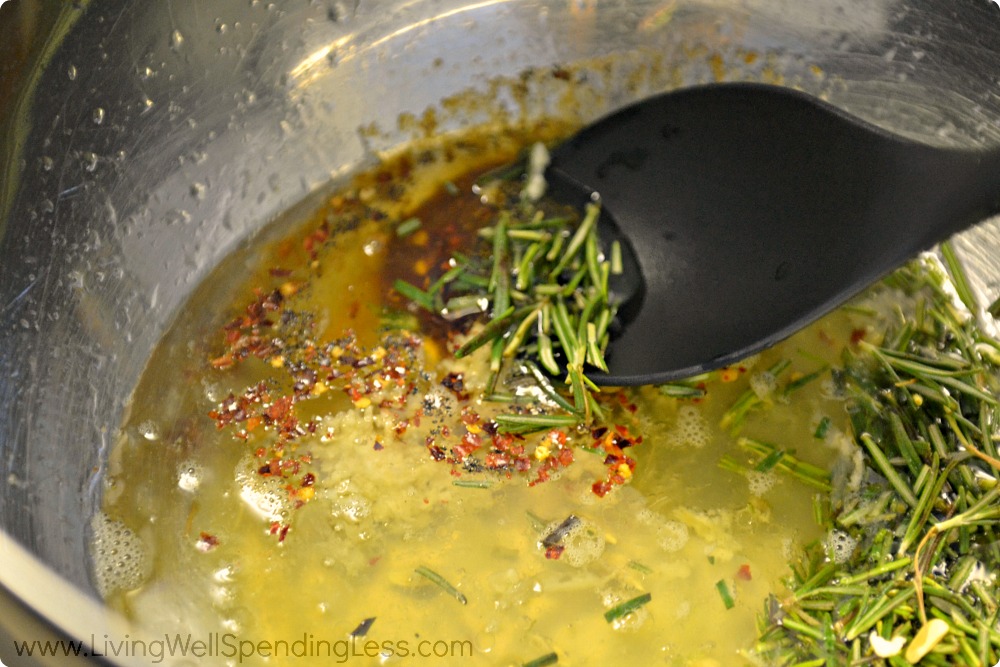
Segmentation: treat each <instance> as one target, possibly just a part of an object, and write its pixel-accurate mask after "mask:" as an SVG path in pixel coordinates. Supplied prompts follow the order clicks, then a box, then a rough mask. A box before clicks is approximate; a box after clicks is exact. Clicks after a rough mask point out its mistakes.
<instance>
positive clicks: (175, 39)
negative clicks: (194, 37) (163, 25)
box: [170, 30, 184, 51]
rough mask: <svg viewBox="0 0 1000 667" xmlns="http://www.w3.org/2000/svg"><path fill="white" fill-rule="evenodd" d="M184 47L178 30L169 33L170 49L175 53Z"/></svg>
mask: <svg viewBox="0 0 1000 667" xmlns="http://www.w3.org/2000/svg"><path fill="white" fill-rule="evenodd" d="M183 45H184V35H182V34H181V31H180V30H174V31H173V32H172V33H170V48H172V49H174V50H175V51H176V50H177V49H179V48H181V46H183Z"/></svg>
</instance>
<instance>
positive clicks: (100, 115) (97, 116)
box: [93, 107, 104, 125]
mask: <svg viewBox="0 0 1000 667" xmlns="http://www.w3.org/2000/svg"><path fill="white" fill-rule="evenodd" d="M93 120H94V125H100V124H101V123H103V122H104V109H103V108H102V107H97V108H96V109H94V115H93Z"/></svg>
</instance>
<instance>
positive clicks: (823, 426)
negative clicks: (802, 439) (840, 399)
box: [813, 417, 832, 440]
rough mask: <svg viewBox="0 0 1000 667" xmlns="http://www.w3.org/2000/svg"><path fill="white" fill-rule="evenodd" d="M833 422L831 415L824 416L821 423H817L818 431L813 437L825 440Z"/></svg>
mask: <svg viewBox="0 0 1000 667" xmlns="http://www.w3.org/2000/svg"><path fill="white" fill-rule="evenodd" d="M831 423H832V422H831V421H830V418H829V417H823V418H822V419H820V420H819V423H818V424H817V425H816V431H815V432H814V433H813V437H814V438H816V439H817V440H823V439H824V438H826V434H827V433H829V432H830V424H831Z"/></svg>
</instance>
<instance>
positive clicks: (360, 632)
mask: <svg viewBox="0 0 1000 667" xmlns="http://www.w3.org/2000/svg"><path fill="white" fill-rule="evenodd" d="M373 623H375V617H374V616H371V617H369V618H366V619H365V620H363V621H361V622H360V623H358V627H356V628H354V630H352V631H351V636H352V637H364V636H365V635H367V634H368V631H369V630H371V627H372V624H373Z"/></svg>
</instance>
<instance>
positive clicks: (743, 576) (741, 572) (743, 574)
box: [736, 563, 753, 581]
mask: <svg viewBox="0 0 1000 667" xmlns="http://www.w3.org/2000/svg"><path fill="white" fill-rule="evenodd" d="M736 578H737V579H740V580H741V581H750V580H751V579H752V578H753V577H752V576H751V575H750V565H749V563H743V565H740V569H738V570H737V571H736Z"/></svg>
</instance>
